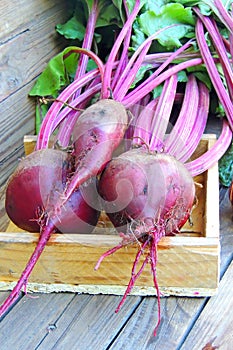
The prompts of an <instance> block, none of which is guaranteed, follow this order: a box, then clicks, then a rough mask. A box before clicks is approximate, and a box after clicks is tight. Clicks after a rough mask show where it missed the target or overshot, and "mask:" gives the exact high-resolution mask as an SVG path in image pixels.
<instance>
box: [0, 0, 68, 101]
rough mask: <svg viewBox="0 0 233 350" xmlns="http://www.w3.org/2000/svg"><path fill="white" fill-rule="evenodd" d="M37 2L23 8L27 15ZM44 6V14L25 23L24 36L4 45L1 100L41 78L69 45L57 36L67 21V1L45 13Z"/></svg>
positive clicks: (15, 37)
mask: <svg viewBox="0 0 233 350" xmlns="http://www.w3.org/2000/svg"><path fill="white" fill-rule="evenodd" d="M35 3H36V1H32V2H30V3H28V5H27V6H26V8H24V9H23V10H24V11H25V13H26V11H27V7H30V6H29V5H31V4H35ZM47 3H48V5H49V2H47ZM41 5H42V8H41V11H40V12H39V13H36V12H35V14H34V15H33V17H32V18H30V22H26V23H24V25H25V29H24V30H23V31H22V32H21V33H19V34H18V35H15V36H14V37H13V38H12V39H11V40H8V41H6V42H4V43H2V44H1V45H0V48H1V51H0V52H1V54H0V64H1V65H0V68H1V82H0V101H1V100H3V99H5V98H7V97H8V96H9V95H12V94H13V93H14V92H16V91H17V90H18V89H20V88H22V87H23V86H25V85H26V84H28V83H29V82H30V81H32V80H33V78H35V77H36V76H38V74H40V73H41V72H42V70H43V69H44V68H45V66H46V64H47V63H48V60H49V59H50V58H51V57H53V56H54V55H55V54H56V53H57V52H59V51H60V50H61V47H62V46H63V47H64V43H65V42H64V40H63V38H62V37H61V36H59V35H58V34H57V33H56V31H55V25H56V24H57V23H58V22H59V21H64V20H65V19H67V14H66V11H65V8H66V5H65V2H64V1H51V2H50V6H49V7H48V8H47V9H46V10H44V11H42V9H43V2H42V4H41ZM37 7H38V5H37V6H36V8H37ZM16 8H17V7H16ZM32 8H33V6H32ZM28 92H29V90H28Z"/></svg>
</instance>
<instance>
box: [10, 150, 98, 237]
mask: <svg viewBox="0 0 233 350" xmlns="http://www.w3.org/2000/svg"><path fill="white" fill-rule="evenodd" d="M73 162H74V161H73V159H72V157H71V155H69V154H67V153H66V152H63V151H60V150H53V149H43V150H38V151H35V152H33V153H31V154H30V155H29V156H27V157H26V158H24V159H22V160H21V162H20V163H19V165H18V167H17V169H16V171H15V172H14V174H13V175H12V176H11V178H10V180H9V182H8V186H7V190H6V202H5V207H6V211H7V214H8V216H9V218H10V219H11V220H12V221H13V222H14V223H15V224H16V225H17V226H18V227H20V228H21V229H24V230H26V231H29V232H39V231H40V230H41V228H42V227H43V225H45V224H46V222H47V219H48V217H50V218H51V219H52V220H53V221H54V224H55V226H56V228H55V229H54V231H59V232H63V233H67V232H73V233H89V232H91V231H92V230H93V228H94V227H95V226H96V223H97V221H98V217H99V211H97V210H96V209H94V208H95V207H96V205H95V201H96V199H95V198H92V201H93V206H92V207H91V206H89V205H88V204H87V202H86V200H84V198H83V196H82V193H81V192H82V191H81V190H80V189H77V190H76V191H74V192H73V193H72V195H71V197H70V198H69V200H68V201H67V202H66V203H65V204H64V206H62V207H61V209H60V211H59V212H57V213H56V217H54V213H53V211H54V208H55V206H56V204H57V202H58V200H59V199H60V196H61V195H62V193H63V191H64V188H65V186H66V183H67V180H68V179H69V177H70V175H71V174H72V168H73V164H72V163H73ZM85 192H86V193H87V192H88V188H87V186H86V187H85ZM89 192H90V191H89ZM90 195H91V192H90ZM92 197H93V196H92ZM90 200H91V199H89V202H90Z"/></svg>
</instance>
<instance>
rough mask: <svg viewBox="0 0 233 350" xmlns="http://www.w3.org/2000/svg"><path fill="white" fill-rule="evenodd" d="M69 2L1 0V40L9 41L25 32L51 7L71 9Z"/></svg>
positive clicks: (56, 0)
mask: <svg viewBox="0 0 233 350" xmlns="http://www.w3.org/2000/svg"><path fill="white" fill-rule="evenodd" d="M68 4H69V2H65V1H59V0H40V1H34V0H31V1H27V0H20V1H18V0H11V1H10V2H9V1H7V0H1V11H0V28H1V31H0V42H1V43H3V42H7V41H9V40H11V39H12V38H14V37H15V36H17V35H19V34H20V33H22V32H25V31H26V30H28V28H29V27H30V25H31V23H32V22H33V21H35V19H38V18H41V17H42V16H43V15H44V13H46V12H47V11H49V10H50V9H51V8H54V9H55V10H54V11H56V8H57V7H58V6H60V5H62V6H63V9H64V10H66V11H70V8H69V7H68V6H67V5H68Z"/></svg>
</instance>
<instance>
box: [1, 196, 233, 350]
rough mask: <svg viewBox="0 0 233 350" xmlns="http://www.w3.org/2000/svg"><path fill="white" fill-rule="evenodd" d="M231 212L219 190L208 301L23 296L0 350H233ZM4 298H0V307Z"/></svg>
mask: <svg viewBox="0 0 233 350" xmlns="http://www.w3.org/2000/svg"><path fill="white" fill-rule="evenodd" d="M232 217H233V210H232V208H231V205H230V202H229V199H228V192H227V191H226V190H225V189H221V190H220V239H221V281H220V286H219V290H218V293H217V294H216V295H214V296H212V297H209V298H204V297H199V298H197V297H195V298H194V297H192V298H187V297H164V298H162V299H161V315H162V320H161V324H160V327H159V329H158V332H157V336H156V337H154V336H153V330H154V327H155V324H156V322H157V299H156V298H155V297H137V296H129V297H128V298H127V300H126V303H125V304H124V306H123V308H122V309H121V310H120V312H119V313H118V314H116V313H115V312H114V311H115V308H116V307H117V305H118V303H119V300H120V298H121V297H119V296H112V295H84V294H74V293H52V294H37V295H36V294H33V296H32V295H27V296H25V295H22V297H21V298H20V300H19V301H18V302H17V303H16V304H15V306H14V307H13V308H12V309H11V311H10V312H9V313H8V314H7V315H6V316H5V317H4V318H3V320H2V321H1V324H0V349H1V350H11V349H12V350H21V349H23V350H34V349H38V350H50V349H54V350H55V349H58V350H62V349H66V350H91V349H96V350H107V349H108V350H120V349H124V350H144V349H145V350H150V349H159V350H178V349H180V350H213V349H221V350H232V349H233V311H232V309H233V259H232V258H233V225H232ZM7 295H8V292H1V293H0V303H1V302H3V300H4V299H5V298H6V296H7Z"/></svg>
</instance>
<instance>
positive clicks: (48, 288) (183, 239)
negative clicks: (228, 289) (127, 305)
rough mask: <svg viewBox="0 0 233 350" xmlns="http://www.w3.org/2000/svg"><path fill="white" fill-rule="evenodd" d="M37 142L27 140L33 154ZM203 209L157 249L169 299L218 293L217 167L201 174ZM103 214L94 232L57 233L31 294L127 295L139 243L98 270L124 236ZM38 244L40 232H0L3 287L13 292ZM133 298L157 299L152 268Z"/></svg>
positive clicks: (207, 141) (206, 141) (209, 141)
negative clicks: (95, 269)
mask: <svg viewBox="0 0 233 350" xmlns="http://www.w3.org/2000/svg"><path fill="white" fill-rule="evenodd" d="M34 142H35V138H34V137H25V152H26V153H30V152H31V150H32V149H33V147H34ZM214 142H215V135H205V136H204V137H203V139H202V140H201V142H200V144H199V147H198V149H197V151H196V152H195V155H194V156H195V157H196V156H198V155H200V154H202V153H203V152H205V151H206V150H207V149H209V148H210V147H211V146H212V145H213V144H214ZM195 181H196V182H197V183H199V184H200V185H201V186H198V187H197V193H196V195H197V198H198V205H197V207H196V208H195V209H194V210H193V212H192V217H191V219H192V222H193V224H192V225H190V223H187V224H186V225H185V226H184V227H183V229H182V232H181V233H180V234H178V235H177V236H174V237H164V238H162V239H161V241H160V242H159V245H158V265H157V276H158V283H159V286H160V290H161V292H162V293H163V294H164V295H180V296H181V295H182V296H208V295H213V294H214V293H215V292H216V291H217V288H218V281H219V252H220V244H219V193H218V167H217V164H216V165H215V166H214V167H213V168H211V169H210V170H208V171H207V172H205V173H204V174H202V175H200V176H197V177H196V178H195ZM103 220H105V218H104V219H103V216H102V218H101V220H100V222H99V224H98V227H97V228H96V229H95V231H94V232H93V234H88V235H87V234H54V235H53V236H52V237H51V239H50V241H49V243H48V244H47V246H46V248H45V251H44V252H43V254H42V256H41V258H40V259H39V261H38V263H37V265H36V267H35V269H34V271H33V272H32V275H31V277H30V280H29V283H28V291H37V292H53V291H56V292H58V291H71V292H79V293H91V294H98V293H103V294H119V295H121V294H123V293H124V291H125V288H126V285H127V283H128V280H129V278H130V275H131V267H132V262H133V261H134V258H135V254H136V252H137V250H138V247H137V245H136V244H135V245H133V246H129V247H126V248H124V249H121V250H120V251H118V252H116V253H115V254H113V255H112V256H109V257H108V258H106V260H104V261H103V263H102V264H101V266H100V268H99V270H98V271H94V266H95V264H96V262H97V260H98V258H99V257H100V255H101V254H102V253H103V252H105V251H106V250H107V249H109V248H111V247H113V246H115V245H116V244H118V243H119V241H120V238H119V237H118V235H117V234H116V233H115V230H114V229H113V228H112V227H111V225H110V224H109V223H108V222H107V221H106V220H105V223H104V225H103ZM37 240H38V234H36V233H35V234H33V233H27V232H23V231H22V230H20V229H18V228H16V227H15V226H14V225H13V224H10V225H9V227H8V229H7V231H6V232H1V233H0V246H1V249H0V289H1V290H6V289H12V287H13V285H14V283H15V281H17V279H18V278H19V276H20V274H21V272H22V270H23V268H24V267H25V265H26V263H27V261H28V258H29V256H30V255H31V253H32V251H33V249H34V248H35V245H36V243H37ZM131 294H135V295H155V294H156V292H155V289H154V287H153V281H152V276H151V272H150V267H149V266H148V267H147V268H146V269H145V270H144V271H143V273H142V275H141V277H140V278H139V279H138V281H137V283H136V285H135V287H134V289H133V291H132V293H131Z"/></svg>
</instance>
